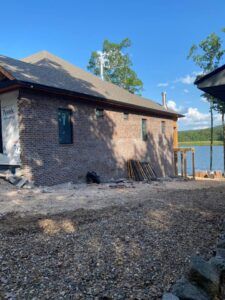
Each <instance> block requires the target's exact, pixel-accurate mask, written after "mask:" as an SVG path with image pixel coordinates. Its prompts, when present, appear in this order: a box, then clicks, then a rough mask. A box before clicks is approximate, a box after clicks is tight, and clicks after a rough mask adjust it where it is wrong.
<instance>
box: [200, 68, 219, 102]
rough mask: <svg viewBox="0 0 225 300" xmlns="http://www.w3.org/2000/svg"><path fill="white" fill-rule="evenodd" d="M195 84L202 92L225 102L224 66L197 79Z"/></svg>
mask: <svg viewBox="0 0 225 300" xmlns="http://www.w3.org/2000/svg"><path fill="white" fill-rule="evenodd" d="M195 84H196V85H197V87H198V88H199V89H200V90H202V91H203V92H205V93H208V94H210V95H212V96H213V97H215V98H217V99H220V100H223V101H225V65H223V66H221V67H219V68H217V69H215V70H214V71H212V72H210V73H208V74H206V75H204V76H202V77H200V78H197V79H196V81H195Z"/></svg>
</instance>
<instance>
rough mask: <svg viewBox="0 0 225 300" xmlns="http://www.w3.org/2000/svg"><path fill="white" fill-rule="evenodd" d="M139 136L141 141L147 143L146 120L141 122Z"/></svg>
mask: <svg viewBox="0 0 225 300" xmlns="http://www.w3.org/2000/svg"><path fill="white" fill-rule="evenodd" d="M141 136H142V141H147V139H148V133H147V120H146V119H142V120H141Z"/></svg>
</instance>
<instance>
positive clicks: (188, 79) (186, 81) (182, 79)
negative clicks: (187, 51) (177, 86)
mask: <svg viewBox="0 0 225 300" xmlns="http://www.w3.org/2000/svg"><path fill="white" fill-rule="evenodd" d="M195 78H196V76H195V75H189V74H188V75H186V76H184V77H180V78H178V79H176V80H175V83H177V82H181V83H183V84H192V83H194V81H195Z"/></svg>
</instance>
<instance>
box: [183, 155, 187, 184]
mask: <svg viewBox="0 0 225 300" xmlns="http://www.w3.org/2000/svg"><path fill="white" fill-rule="evenodd" d="M183 157H184V177H185V178H187V153H186V152H185V151H184V154H183Z"/></svg>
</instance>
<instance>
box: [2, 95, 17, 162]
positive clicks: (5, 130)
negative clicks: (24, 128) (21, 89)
mask: <svg viewBox="0 0 225 300" xmlns="http://www.w3.org/2000/svg"><path fill="white" fill-rule="evenodd" d="M17 98H18V91H13V92H10V93H6V94H2V95H0V102H1V121H2V139H3V154H2V153H0V165H20V141H19V122H18V106H17Z"/></svg>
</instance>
